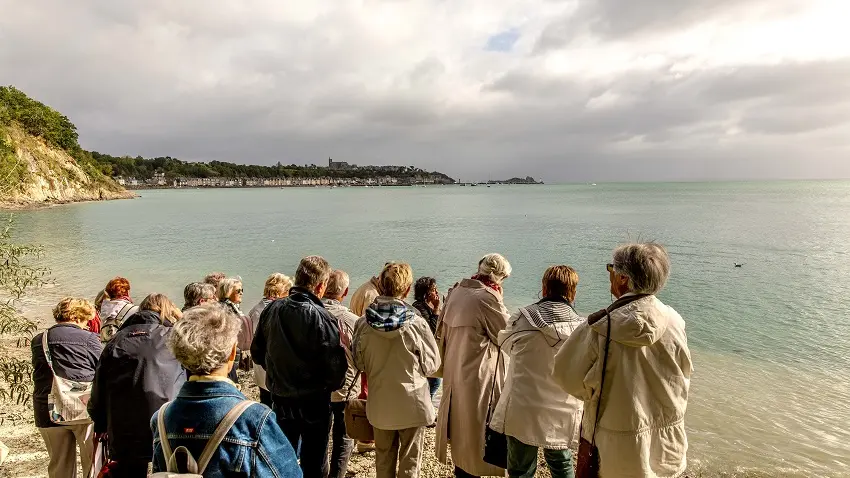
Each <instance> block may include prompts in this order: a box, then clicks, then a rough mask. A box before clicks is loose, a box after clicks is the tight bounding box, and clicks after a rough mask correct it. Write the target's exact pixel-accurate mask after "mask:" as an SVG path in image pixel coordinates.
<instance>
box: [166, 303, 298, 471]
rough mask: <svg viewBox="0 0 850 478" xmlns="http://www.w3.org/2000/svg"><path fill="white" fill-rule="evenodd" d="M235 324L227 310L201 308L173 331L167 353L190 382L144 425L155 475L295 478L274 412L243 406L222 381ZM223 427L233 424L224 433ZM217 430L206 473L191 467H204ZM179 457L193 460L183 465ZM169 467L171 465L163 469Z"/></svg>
mask: <svg viewBox="0 0 850 478" xmlns="http://www.w3.org/2000/svg"><path fill="white" fill-rule="evenodd" d="M240 325H241V324H240V321H239V319H238V317H237V316H236V315H235V314H234V313H233V312H232V310H231V309H230V308H229V307H227V306H225V305H223V304H221V303H206V304H202V305H199V306H197V307H192V308H191V309H189V310H187V311H186V313H185V314H184V315H183V318H182V319H181V320H180V321H178V322H177V324H175V325H174V327H173V328H172V331H171V334H169V336H168V338H167V344H168V348H169V349H170V350H171V352H172V353H173V354H174V357H176V358H177V361H179V362H180V364H181V365H183V367H184V368H185V369H186V370H188V372H189V374H190V376H189V381H187V382H186V383H184V384H183V386H182V387H181V388H180V392H179V393H178V394H177V398H176V399H174V400H173V401H171V402H168V403H166V404H165V405H163V407H162V408H160V409H159V411H157V412H156V413H154V415H153V418H151V420H150V428H151V431H152V433H153V471H154V473H159V472H166V471H167V472H172V473H173V472H180V473H194V474H195V475H203V476H280V477H290V478H301V470H300V469H299V468H298V459H297V458H296V456H295V450H293V448H292V445H291V444H290V442H289V440H287V438H286V436H284V434H283V432H282V431H281V429H280V427H278V425H277V423H276V417H275V414H274V412H272V411H271V409H270V408H269V407H267V406H265V405H263V404H261V403H256V402H253V401H250V400H247V399H246V398H245V396H244V395H243V394H242V393H241V392H240V391H239V390H238V389H237V388H236V386H235V385H234V383H233V382H231V381H230V380H228V378H227V374H228V372H229V371H230V370H231V368H232V367H233V362H234V360H236V338H237V335H238V334H239V328H240ZM234 416H235V418H234ZM231 420H233V421H231ZM228 422H230V423H232V425H231V426H230V427H229V428H228V427H227V424H228ZM220 424H223V425H224V427H225V434H224V436H223V437H221V439H220V440H219V441H218V446H215V445H216V444H215V443H212V446H213V447H214V448H213V453H212V455H211V456H210V460H209V462H208V463H207V464H206V465H205V469H198V468H197V467H194V466H192V465H194V464H196V463H195V460H198V461H203V460H202V452H203V450H205V448H206V447H207V445H208V444H210V441H211V440H215V439H216V438H214V436H215V435H216V433H215V432H216V430H217V428H218V427H219V425H220ZM161 431H163V432H164V433H161ZM211 437H213V438H212V439H211ZM186 452H188V454H190V455H191V456H192V458H194V460H188V459H187V458H188V457H187V456H185V453H186ZM171 461H173V462H174V463H173V464H174V465H178V466H176V467H170V466H169V462H171ZM197 465H198V467H200V466H203V464H202V463H197ZM173 468H177V469H173Z"/></svg>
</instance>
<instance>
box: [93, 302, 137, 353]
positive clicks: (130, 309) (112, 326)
mask: <svg viewBox="0 0 850 478" xmlns="http://www.w3.org/2000/svg"><path fill="white" fill-rule="evenodd" d="M138 310H139V307H138V306H135V305H133V304H132V303H131V302H127V303H126V304H124V307H121V310H119V311H118V313H117V314H115V316H114V317H111V318H108V319H106V321H105V322H104V323H103V324H102V325H101V326H100V341H101V342H104V343H106V342H109V340H110V339H111V338H112V337H114V336H115V334H117V333H118V329H119V328H121V324H123V323H124V320H125V319H126V318H127V317H129V316H131V315H133V314H135V313H136V312H138Z"/></svg>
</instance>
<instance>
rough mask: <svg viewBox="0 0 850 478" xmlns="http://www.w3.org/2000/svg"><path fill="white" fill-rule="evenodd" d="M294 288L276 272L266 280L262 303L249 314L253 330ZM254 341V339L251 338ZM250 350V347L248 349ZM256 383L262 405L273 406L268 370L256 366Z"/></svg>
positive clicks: (289, 281) (288, 280)
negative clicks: (267, 383) (267, 380)
mask: <svg viewBox="0 0 850 478" xmlns="http://www.w3.org/2000/svg"><path fill="white" fill-rule="evenodd" d="M291 288H292V279H290V278H289V277H287V276H285V275H283V274H281V273H280V272H275V273H274V274H272V275H270V276H269V278H268V279H266V285H265V287H264V288H263V298H262V299H260V302H259V303H258V304H257V305H255V306H254V308H252V309H251V311H250V312H248V318H249V319H250V320H251V330H257V326H258V325H259V324H260V315H261V314H262V313H263V311H264V310H266V307H267V306H268V305H269V304H271V303H272V302H274V301H276V300H277V299H283V298H284V297H287V296H289V289H291ZM251 339H252V340H253V337H251ZM248 349H249V350H250V347H249V348H248ZM254 382H255V383H256V384H257V387H258V388H259V389H260V403H262V404H265V405H268V406H272V394H271V392H269V388H268V386H267V385H266V370H265V369H264V368H263V367H261V366H259V365H257V364H254Z"/></svg>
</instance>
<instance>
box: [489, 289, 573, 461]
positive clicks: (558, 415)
mask: <svg viewBox="0 0 850 478" xmlns="http://www.w3.org/2000/svg"><path fill="white" fill-rule="evenodd" d="M584 321H585V319H584V318H582V317H579V315H578V314H577V313H576V312H575V311H574V310H573V308H572V307H571V306H570V305H569V304H568V303H567V302H566V301H563V300H552V299H543V300H542V301H540V302H538V303H536V304H532V305H530V306H528V307H524V308H522V309H520V310H519V311H518V312H517V313H515V314H514V315H513V316H512V317H511V319H510V321H508V328H507V329H505V330H503V331H501V332H499V346H500V347H501V348H502V351H503V352H505V353H506V354H507V355H508V356H509V357H510V360H509V365H508V373H507V377H506V381H505V388H504V390H502V396H501V397H500V398H499V402H498V405H496V407H495V411H494V413H493V418H492V420H491V422H490V428H492V429H493V430H496V431H497V432H500V433H504V434H505V435H508V436H511V437H514V438H516V439H517V440H519V441H521V442H522V443H525V444H526V445H532V446H536V447H540V448H546V449H550V450H566V449H568V448H570V447H572V445H573V444H574V443H576V444H577V443H578V430H579V424H580V423H581V411H582V401H581V400H579V399H577V398H575V397H573V396H570V395H569V394H567V392H565V391H564V390H563V389H562V388H561V387H560V386H558V384H557V383H555V381H554V380H553V379H552V369H553V368H554V365H555V354H556V353H557V352H558V350H559V349H560V348H561V345H562V344H563V343H564V341H566V340H567V338H568V337H569V336H570V334H571V333H572V332H573V331H574V330H575V328H576V327H578V326H579V325H580V324H581V323H583V322H584Z"/></svg>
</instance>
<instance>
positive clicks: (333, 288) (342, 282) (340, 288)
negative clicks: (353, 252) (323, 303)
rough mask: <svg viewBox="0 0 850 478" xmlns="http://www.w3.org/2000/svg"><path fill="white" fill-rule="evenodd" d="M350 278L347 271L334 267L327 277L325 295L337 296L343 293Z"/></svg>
mask: <svg viewBox="0 0 850 478" xmlns="http://www.w3.org/2000/svg"><path fill="white" fill-rule="evenodd" d="M350 282H351V280H350V279H349V278H348V273H347V272H345V271H344V270H342V269H336V270H334V271H333V272H331V276H330V279H328V290H326V291H325V296H326V297H331V298H337V297H341V296H342V294H344V293H345V289H348V285H349V283H350Z"/></svg>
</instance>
